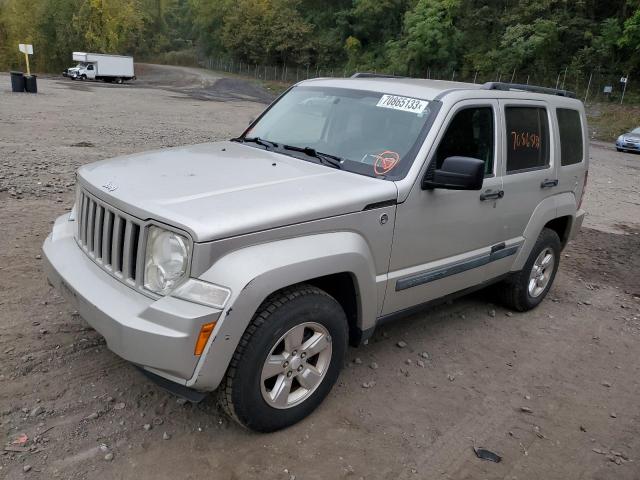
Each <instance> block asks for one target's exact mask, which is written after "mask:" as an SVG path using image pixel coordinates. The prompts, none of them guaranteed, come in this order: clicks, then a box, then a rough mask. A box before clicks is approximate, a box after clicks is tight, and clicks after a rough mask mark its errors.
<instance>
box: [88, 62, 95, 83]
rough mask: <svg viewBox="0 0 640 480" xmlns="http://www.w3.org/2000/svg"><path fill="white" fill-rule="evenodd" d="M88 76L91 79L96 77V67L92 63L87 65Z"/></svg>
mask: <svg viewBox="0 0 640 480" xmlns="http://www.w3.org/2000/svg"><path fill="white" fill-rule="evenodd" d="M87 78H90V79H95V78H96V67H95V66H94V65H93V64H92V63H90V64H89V65H87Z"/></svg>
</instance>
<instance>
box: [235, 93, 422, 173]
mask: <svg viewBox="0 0 640 480" xmlns="http://www.w3.org/2000/svg"><path fill="white" fill-rule="evenodd" d="M430 106H431V105H430V103H429V102H428V101H426V100H423V99H418V98H409V97H400V96H394V95H386V94H383V93H379V92H370V91H361V90H350V89H343V88H329V87H305V86H301V87H294V88H293V89H291V90H290V91H289V92H288V93H287V94H286V95H284V96H283V97H282V98H281V99H280V100H279V101H278V102H277V103H276V104H274V105H273V106H272V107H271V108H270V109H269V110H268V111H267V112H266V113H265V114H264V115H263V116H262V117H261V118H260V119H259V120H258V121H257V122H256V123H255V124H254V125H253V126H252V127H251V128H250V129H249V130H248V131H247V132H245V134H244V136H243V138H246V139H256V138H257V139H259V140H262V141H266V142H269V143H271V145H264V144H263V145H261V144H259V143H252V144H251V145H252V146H255V147H256V148H262V147H264V148H269V149H273V150H275V151H278V152H279V153H284V154H287V155H291V156H295V157H297V158H302V159H304V160H310V161H317V160H318V158H316V157H320V156H325V157H326V156H331V157H334V158H335V157H337V158H338V159H339V162H333V163H332V164H331V166H334V167H338V168H341V169H343V170H348V171H352V172H355V173H360V174H363V175H369V176H374V177H382V178H385V179H389V180H397V179H400V178H403V177H404V176H405V175H406V173H407V171H408V170H409V167H410V166H411V164H412V162H413V160H414V158H415V155H416V153H417V150H418V149H419V147H420V144H421V142H420V140H423V139H424V135H426V130H427V127H426V125H427V119H428V118H429V116H430V114H431V108H430ZM274 144H275V145H274ZM287 147H295V148H296V149H297V150H295V151H293V150H291V149H290V148H287ZM303 149H304V150H303ZM309 152H311V153H309ZM320 160H324V159H323V158H320ZM321 163H323V162H321ZM336 164H338V165H336Z"/></svg>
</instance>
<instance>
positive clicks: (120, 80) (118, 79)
mask: <svg viewBox="0 0 640 480" xmlns="http://www.w3.org/2000/svg"><path fill="white" fill-rule="evenodd" d="M116 83H117V84H118V85H122V79H121V78H120V77H118V78H116Z"/></svg>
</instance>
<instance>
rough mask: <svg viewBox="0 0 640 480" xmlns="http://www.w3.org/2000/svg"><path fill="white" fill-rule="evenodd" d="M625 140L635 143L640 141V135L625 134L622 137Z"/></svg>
mask: <svg viewBox="0 0 640 480" xmlns="http://www.w3.org/2000/svg"><path fill="white" fill-rule="evenodd" d="M622 138H624V139H625V140H633V141H634V142H637V141H640V134H638V133H625V134H624V135H622Z"/></svg>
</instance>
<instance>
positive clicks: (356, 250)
mask: <svg viewBox="0 0 640 480" xmlns="http://www.w3.org/2000/svg"><path fill="white" fill-rule="evenodd" d="M586 132H587V125H586V119H585V114H584V108H583V105H582V103H581V102H579V101H578V100H576V99H574V98H572V95H571V94H570V93H569V92H564V91H557V90H549V89H543V88H539V87H530V86H524V85H511V84H502V83H489V84H484V85H477V84H465V83H454V82H443V81H431V80H417V79H405V78H384V77H376V76H374V75H356V78H350V79H315V80H308V81H304V82H301V83H299V84H297V85H295V86H294V87H292V88H290V89H289V90H288V91H287V92H286V93H285V94H283V95H282V96H281V97H280V98H278V99H277V100H276V101H275V102H274V103H273V104H272V105H271V106H269V108H267V110H266V111H265V112H264V113H263V114H262V115H261V116H260V117H259V118H258V119H257V120H256V121H255V122H253V123H252V124H251V125H250V127H249V128H248V129H247V130H246V131H245V132H244V133H243V134H242V135H241V136H240V137H238V138H235V139H232V140H230V141H224V142H217V143H207V144H201V145H194V146H188V147H182V148H172V149H165V150H161V151H155V152H148V153H141V154H135V155H130V156H126V157H120V158H116V159H112V160H107V161H102V162H97V163H93V164H90V165H86V166H84V167H82V168H80V169H79V170H78V188H77V199H76V203H75V207H74V208H73V210H72V211H71V212H70V213H67V214H65V215H63V216H61V217H60V218H58V219H57V221H56V222H55V225H54V227H53V231H52V233H51V234H50V235H49V237H48V238H47V239H46V241H45V243H44V253H45V256H46V260H47V266H48V277H49V279H50V281H51V282H52V283H53V284H54V285H55V286H56V287H57V288H59V289H60V290H61V291H63V292H64V293H65V294H66V296H68V297H69V298H70V299H71V300H72V301H73V302H74V303H75V304H76V305H77V309H78V311H79V313H80V315H81V316H82V317H83V318H84V319H85V320H86V321H87V322H88V323H89V324H91V325H92V326H93V327H94V328H95V329H96V330H97V331H98V332H99V333H100V334H101V335H103V336H104V337H105V339H106V342H107V345H108V347H109V348H110V349H111V350H112V351H113V352H115V353H116V354H117V355H120V356H121V357H123V358H125V359H127V360H129V361H131V362H132V363H134V364H136V365H137V366H139V367H141V369H142V370H143V371H144V372H145V373H146V374H147V375H149V376H151V377H152V378H153V379H155V380H156V381H158V382H159V383H160V384H161V385H163V386H164V387H165V388H168V389H170V390H172V391H174V392H176V393H177V394H179V395H182V396H185V397H187V398H189V399H191V400H192V401H198V400H200V399H201V398H202V397H203V396H204V395H205V394H206V392H210V391H213V390H217V391H218V393H219V398H220V401H221V403H222V405H223V406H224V408H225V409H226V411H227V412H228V413H229V414H230V415H231V416H232V417H233V418H234V419H235V420H237V421H238V422H240V423H241V424H242V425H244V426H246V427H248V428H251V429H254V430H258V431H263V432H267V431H273V430H277V429H280V428H283V427H286V426H288V425H291V424H293V423H295V422H297V421H299V420H301V419H302V418H304V417H305V416H307V415H308V414H309V413H311V412H312V411H313V409H314V408H316V407H317V406H318V405H319V404H320V403H321V402H322V400H323V399H324V398H325V397H326V395H327V394H328V393H329V391H330V390H331V388H332V386H333V385H334V383H335V382H336V379H337V378H338V374H339V372H340V369H341V367H342V365H343V362H344V359H345V355H346V351H347V345H348V344H352V345H357V344H359V343H362V342H365V341H366V340H367V339H368V338H369V337H370V336H371V334H372V333H373V330H374V328H375V327H376V326H377V325H380V324H381V323H383V322H386V321H389V320H391V319H395V318H398V317H401V316H403V315H407V314H409V313H412V312H415V311H416V310H418V309H420V308H422V307H424V306H426V305H431V304H433V303H434V302H437V301H441V300H442V299H445V298H451V297H452V296H454V295H460V294H463V293H466V292H468V291H470V290H473V289H477V288H481V287H484V286H486V285H489V284H491V283H495V282H502V286H501V288H500V289H499V290H500V292H501V294H502V296H503V299H504V302H505V303H506V305H508V306H509V307H510V308H512V309H515V310H518V311H525V310H529V309H531V308H534V307H535V306H536V305H538V304H539V303H540V302H541V301H542V299H543V298H544V297H545V295H546V294H547V292H548V291H549V288H550V287H551V284H552V282H553V279H554V276H555V274H556V271H557V269H558V263H559V261H560V252H561V250H562V248H563V247H564V246H565V245H566V244H567V242H568V241H569V240H570V239H571V238H573V237H574V236H575V234H576V232H577V231H578V230H579V228H580V226H581V223H582V220H583V216H584V212H583V211H582V210H581V209H580V204H581V202H582V198H583V194H584V188H585V184H586V180H587V167H588V143H587V138H588V137H587V134H586Z"/></svg>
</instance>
